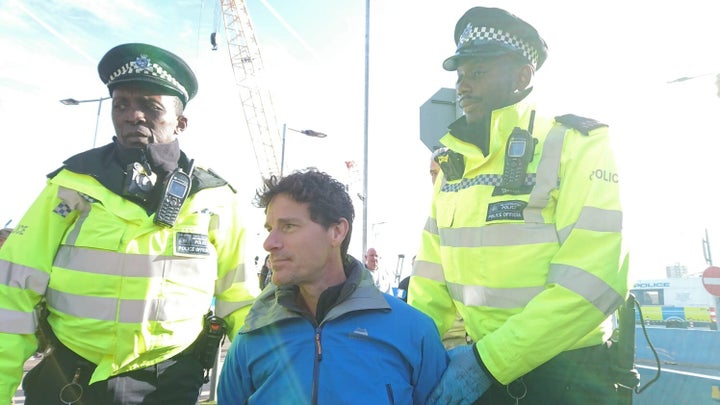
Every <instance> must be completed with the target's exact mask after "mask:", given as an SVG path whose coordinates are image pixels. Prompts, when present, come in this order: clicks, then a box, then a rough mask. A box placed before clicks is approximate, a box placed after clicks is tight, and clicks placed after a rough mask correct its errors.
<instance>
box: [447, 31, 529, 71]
mask: <svg viewBox="0 0 720 405" xmlns="http://www.w3.org/2000/svg"><path fill="white" fill-rule="evenodd" d="M475 41H478V42H480V43H493V42H495V43H498V42H499V43H501V44H504V45H506V46H509V47H511V48H514V49H516V50H517V51H519V52H520V53H522V55H523V56H524V57H525V58H526V59H527V60H528V61H530V63H532V65H533V66H534V67H537V63H538V50H537V49H535V48H534V47H532V46H530V45H529V44H528V43H527V42H525V41H523V40H522V39H520V38H518V37H516V36H515V35H512V34H510V33H507V32H505V31H503V30H501V29H497V28H493V27H473V25H472V24H468V25H467V27H466V28H465V31H463V33H462V35H460V40H459V41H458V49H461V48H462V47H463V46H465V45H466V44H467V43H468V42H475ZM471 45H472V44H471Z"/></svg>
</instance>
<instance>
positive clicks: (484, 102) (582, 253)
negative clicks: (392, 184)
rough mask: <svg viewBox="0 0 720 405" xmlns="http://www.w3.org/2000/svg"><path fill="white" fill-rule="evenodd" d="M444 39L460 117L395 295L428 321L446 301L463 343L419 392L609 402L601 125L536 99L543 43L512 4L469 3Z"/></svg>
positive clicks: (610, 255)
mask: <svg viewBox="0 0 720 405" xmlns="http://www.w3.org/2000/svg"><path fill="white" fill-rule="evenodd" d="M455 43H456V44H457V50H456V52H455V54H454V55H452V56H450V57H449V58H447V59H446V60H445V61H444V63H443V68H444V69H445V70H448V71H455V72H457V82H456V88H457V94H458V102H459V103H460V105H461V106H462V109H463V112H464V116H462V117H461V118H460V119H458V120H457V121H455V122H453V123H452V124H451V125H450V126H449V132H448V133H447V134H446V135H445V136H444V137H442V138H441V140H440V142H441V143H442V144H443V145H444V146H445V147H447V148H448V149H447V150H445V151H444V153H442V154H440V155H439V156H438V157H437V160H438V163H439V164H440V166H441V168H442V171H441V172H442V174H441V176H442V178H441V179H438V181H437V182H436V183H435V193H434V195H433V203H432V210H431V215H430V218H429V219H428V221H427V224H426V227H425V229H424V231H423V235H422V243H421V248H420V250H419V252H418V255H417V260H416V264H415V266H414V274H413V277H412V278H411V281H410V286H409V294H408V302H409V303H410V304H411V305H413V306H415V307H417V308H419V309H421V310H422V311H424V312H426V313H427V314H429V315H430V316H431V317H433V319H434V320H435V322H436V324H437V325H438V328H439V329H440V333H441V334H442V333H444V332H445V331H446V330H447V329H448V328H449V327H450V326H451V325H452V323H453V321H454V319H455V314H456V311H457V312H459V314H460V315H461V316H462V318H463V319H464V321H465V327H466V329H467V331H468V333H469V335H470V337H471V338H472V339H473V341H474V342H475V343H474V344H473V345H467V346H464V345H463V346H459V347H457V348H455V349H452V350H451V351H450V352H449V354H450V365H449V368H448V369H447V371H446V372H445V374H444V375H443V377H442V379H441V381H440V383H439V384H438V386H437V388H436V389H435V391H434V393H433V395H432V396H431V400H430V403H437V404H460V403H462V404H468V403H472V402H473V401H475V400H476V399H478V398H479V397H480V399H479V400H478V402H477V403H481V404H504V403H516V401H519V402H520V403H547V404H579V403H593V404H601V403H607V404H610V403H617V401H618V396H619V395H620V394H619V392H618V390H616V386H615V383H616V381H617V379H616V375H615V373H614V371H613V369H614V363H613V361H612V359H613V354H612V353H613V350H612V349H610V348H609V347H610V343H609V342H608V339H609V337H610V335H611V332H612V326H611V322H610V321H611V315H612V314H613V312H614V311H615V310H616V309H617V308H618V307H619V306H620V305H621V304H622V303H623V301H624V299H625V297H626V295H627V291H628V273H627V270H628V268H627V261H626V253H625V251H624V249H623V240H622V239H623V238H622V234H621V229H622V211H621V207H620V202H619V196H618V193H619V190H618V181H617V179H618V177H617V175H616V173H617V172H616V169H615V163H614V159H613V154H612V152H611V150H610V142H609V137H608V131H607V127H606V126H605V125H603V124H601V123H599V122H596V121H594V120H591V119H587V118H583V117H578V116H574V115H562V116H558V117H555V118H553V117H552V116H550V117H548V116H547V115H545V114H543V112H542V111H541V110H540V109H539V108H536V107H535V104H534V103H533V101H532V100H531V97H530V93H531V91H532V86H531V79H532V78H533V75H534V74H535V72H536V71H537V70H538V69H539V68H540V67H542V65H543V62H545V59H546V57H547V46H546V44H545V41H544V40H543V39H542V38H541V37H540V35H539V34H538V32H537V31H536V30H535V28H533V27H532V26H531V25H530V24H528V23H527V22H525V21H523V20H522V19H520V18H518V17H517V16H515V15H513V14H511V13H508V12H507V11H505V10H501V9H497V8H485V7H475V8H472V9H470V10H468V11H467V12H466V13H465V14H464V15H463V16H462V17H461V18H460V20H459V21H458V22H457V25H456V27H455ZM598 173H599V174H598ZM603 173H604V175H603Z"/></svg>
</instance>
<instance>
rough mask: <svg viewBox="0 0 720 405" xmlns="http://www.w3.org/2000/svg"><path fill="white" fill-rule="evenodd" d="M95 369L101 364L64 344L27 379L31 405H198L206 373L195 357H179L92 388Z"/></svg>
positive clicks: (26, 402)
mask: <svg viewBox="0 0 720 405" xmlns="http://www.w3.org/2000/svg"><path fill="white" fill-rule="evenodd" d="M94 370H95V364H93V363H91V362H89V361H87V360H85V359H84V358H82V357H80V356H78V355H77V354H75V353H74V352H72V351H71V350H69V349H68V348H66V347H64V346H62V345H58V347H57V348H56V349H55V350H54V351H53V352H52V354H50V355H49V356H46V357H45V358H43V359H42V361H40V363H38V365H37V366H35V367H34V368H33V369H32V370H30V371H29V372H28V374H27V375H26V376H25V378H24V379H23V382H22V387H23V391H24V392H25V404H26V405H52V404H68V403H72V404H76V405H111V404H117V405H120V404H122V405H134V404H148V405H151V404H179V405H192V404H197V403H198V397H199V396H200V390H201V389H202V385H203V369H202V366H201V365H200V362H199V361H198V360H197V359H196V358H195V357H194V356H183V355H178V356H176V357H174V358H172V359H169V360H165V361H163V362H161V363H158V364H156V365H154V366H150V367H147V368H144V369H140V370H135V371H130V372H127V373H123V374H119V375H116V376H113V377H111V378H109V379H107V380H105V381H98V382H96V383H94V384H92V385H90V386H88V382H89V381H90V376H91V375H92V373H93V371H94Z"/></svg>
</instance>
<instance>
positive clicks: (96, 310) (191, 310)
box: [46, 288, 210, 323]
mask: <svg viewBox="0 0 720 405" xmlns="http://www.w3.org/2000/svg"><path fill="white" fill-rule="evenodd" d="M46 299H47V303H48V306H49V307H51V308H54V309H56V310H58V311H61V312H63V313H65V314H68V315H71V316H74V317H77V318H88V319H97V320H101V321H110V322H115V321H117V322H123V323H142V322H144V321H169V320H178V319H185V318H187V316H188V314H195V313H197V312H198V309H197V307H198V305H201V304H202V305H205V303H199V302H197V301H194V300H191V299H188V297H184V296H182V297H181V296H173V297H164V298H151V299H147V300H131V299H118V298H117V297H88V296H85V295H76V294H71V293H68V292H63V291H58V290H55V289H52V288H49V289H48V292H47V294H46ZM207 306H208V307H209V306H210V303H209V302H208V303H207Z"/></svg>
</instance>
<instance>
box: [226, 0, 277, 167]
mask: <svg viewBox="0 0 720 405" xmlns="http://www.w3.org/2000/svg"><path fill="white" fill-rule="evenodd" d="M220 5H221V8H222V10H221V14H222V18H223V22H224V25H225V34H226V38H227V43H228V52H229V53H230V63H231V64H232V68H233V74H234V76H235V84H236V85H237V87H238V91H239V93H240V101H241V103H242V108H243V113H244V115H245V122H246V123H247V127H248V131H249V135H250V141H251V143H252V147H253V150H254V152H255V157H256V159H257V164H258V170H259V173H260V176H261V177H262V178H267V177H270V176H271V175H276V176H277V175H279V174H280V164H279V153H278V150H279V149H280V148H281V146H282V145H281V142H282V141H281V135H280V131H279V129H278V125H277V120H276V118H275V112H274V109H273V104H272V98H271V97H270V91H269V88H268V86H266V85H265V83H264V81H263V79H264V77H263V74H264V67H263V62H262V57H261V55H260V47H259V45H258V42H257V38H256V37H255V30H254V28H253V25H252V21H251V20H250V14H249V13H248V10H247V5H246V4H245V1H244V0H237V1H235V0H220ZM213 39H214V35H213Z"/></svg>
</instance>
